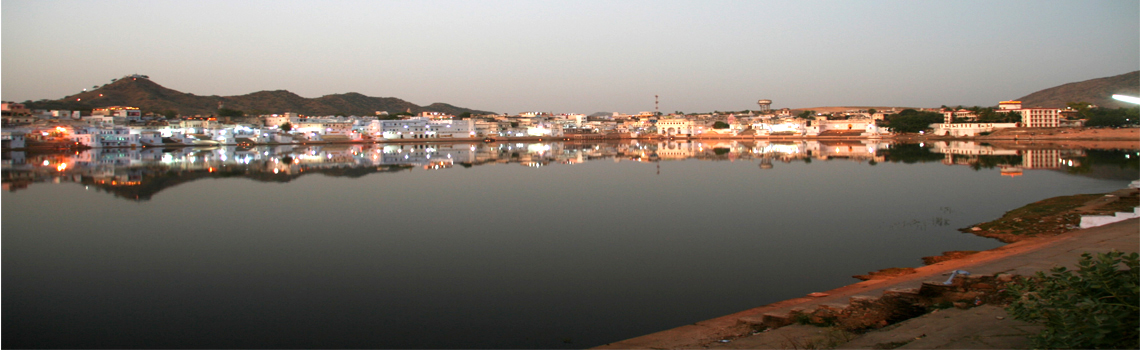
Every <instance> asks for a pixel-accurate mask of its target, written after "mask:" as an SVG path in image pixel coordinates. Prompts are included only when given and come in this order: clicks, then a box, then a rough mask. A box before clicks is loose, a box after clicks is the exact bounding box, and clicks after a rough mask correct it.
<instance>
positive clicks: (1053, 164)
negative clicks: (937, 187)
mask: <svg viewBox="0 0 1140 350" xmlns="http://www.w3.org/2000/svg"><path fill="white" fill-rule="evenodd" d="M931 149H932V152H935V153H941V154H943V155H944V156H945V158H944V159H943V160H942V163H943V164H946V165H968V166H973V167H975V168H981V167H987V168H989V167H998V168H999V169H1000V170H1001V175H1002V176H1009V177H1017V176H1021V175H1023V174H1024V170H1031V169H1060V168H1062V167H1065V166H1078V165H1080V160H1075V159H1074V158H1078V157H1084V156H1085V154H1084V152H1083V151H1081V150H1076V149H1066V150H1060V149H1023V150H1010V149H998V148H994V147H993V146H988V145H981V144H978V143H975V142H973V141H950V142H944V141H940V142H935V143H934V144H933V147H932V148H931Z"/></svg>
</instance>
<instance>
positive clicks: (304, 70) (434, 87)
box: [0, 0, 1140, 114]
mask: <svg viewBox="0 0 1140 350" xmlns="http://www.w3.org/2000/svg"><path fill="white" fill-rule="evenodd" d="M1137 13H1140V2H1137V1H1113V0H1105V1H1050V2H1040V1H1002V2H996V3H994V2H985V1H955V2H908V1H861V2H847V1H805V2H794V3H784V2H766V1H714V2H696V1H619V2H604V1H586V2H565V3H562V2H553V3H550V2H530V1H486V2H485V1H479V2H463V1H414V2H399V1H385V2H376V1H330V2H316V1H243V2H223V1H24V0H8V1H4V3H3V11H2V12H0V16H2V18H0V36H2V37H0V40H2V41H0V42H2V44H0V45H2V49H3V50H2V51H0V55H2V65H0V67H2V72H0V73H2V77H3V78H2V86H0V95H2V96H0V98H2V99H3V100H5V101H17V102H19V101H25V100H39V99H58V98H61V97H64V96H67V95H71V94H75V93H78V92H80V91H81V90H82V89H84V88H91V87H92V86H94V85H102V84H105V83H109V82H110V81H111V79H113V78H119V77H122V76H124V75H128V74H132V73H138V74H146V75H149V76H150V77H151V79H152V80H154V81H155V82H157V83H159V84H162V85H163V86H166V87H168V88H171V89H174V90H178V91H182V92H187V93H193V94H196V95H221V96H231V95H243V94H248V93H253V92H257V91H262V90H289V91H292V92H294V93H296V94H298V95H301V96H304V97H319V96H322V95H328V94H337V93H346V92H358V93H361V94H364V95H368V96H377V97H396V98H400V99H404V100H406V101H409V102H412V103H415V104H418V105H428V104H431V103H434V102H444V103H449V104H452V105H456V106H460V107H465V108H472V109H478V110H490V111H496V112H499V113H519V112H523V111H543V112H554V113H570V112H573V113H584V114H590V113H594V112H599V111H605V112H623V113H636V112H638V111H652V110H653V108H654V96H655V95H657V96H660V109H661V111H662V112H665V113H669V112H673V111H684V112H705V111H713V110H743V109H757V108H758V106H757V105H756V101H757V100H758V99H771V100H772V101H773V104H772V108H803V107H816V106H845V105H853V106H916V107H928V106H938V105H943V104H946V105H959V104H961V105H995V104H996V102H997V101H998V100H1001V99H1012V98H1018V97H1021V96H1024V95H1027V94H1029V93H1032V92H1035V91H1037V90H1041V89H1045V88H1049V87H1053V86H1057V85H1061V84H1065V83H1070V82H1077V81H1083V80H1088V79H1095V78H1101V77H1107V76H1113V75H1118V74H1122V73H1127V72H1131V71H1135V70H1138V69H1140V18H1138V16H1137Z"/></svg>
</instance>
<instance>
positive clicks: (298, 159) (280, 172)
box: [3, 140, 1083, 200]
mask: <svg viewBox="0 0 1140 350" xmlns="http://www.w3.org/2000/svg"><path fill="white" fill-rule="evenodd" d="M893 147H895V146H893V145H891V144H888V143H885V142H877V141H873V140H862V141H849V142H842V141H835V142H831V141H827V142H820V141H785V142H767V141H740V140H719V141H709V142H703V141H696V140H689V141H680V142H659V143H642V142H640V141H638V140H623V141H618V140H611V141H606V142H566V143H563V142H546V143H482V142H479V143H439V144H437V143H422V144H410V143H409V144H390V145H385V144H328V145H320V146H296V145H279V146H259V147H237V146H223V147H209V148H192V147H178V148H160V147H147V148H142V149H127V148H114V149H91V150H87V151H80V152H71V153H56V154H35V155H26V154H25V153H24V152H8V153H5V154H4V158H3V186H4V189H7V190H10V191H14V190H19V189H21V188H25V187H27V186H28V185H30V184H33V183H45V182H51V183H63V182H75V183H82V184H84V185H87V186H91V187H95V188H96V189H98V190H105V191H108V192H112V193H114V194H115V195H116V196H120V197H123V198H129V199H138V200H146V199H149V198H150V196H152V195H154V194H155V193H157V192H159V191H161V190H162V189H165V188H168V187H170V186H174V185H177V184H180V183H184V182H188V181H195V180H197V179H200V178H214V177H244V178H250V179H253V180H255V181H274V182H286V181H290V180H292V179H294V178H296V177H299V176H303V175H305V174H307V173H314V172H315V173H322V174H325V175H328V176H363V175H365V174H369V173H383V172H394V171H407V170H409V169H424V170H432V169H448V168H454V167H457V166H461V167H472V166H480V165H494V164H518V165H523V166H528V167H545V166H547V165H550V164H556V163H561V164H579V163H585V162H589V161H598V160H612V161H636V162H661V161H670V160H687V159H694V160H702V161H730V162H732V161H749V162H757V163H758V165H759V168H760V169H771V168H773V163H774V162H776V161H782V162H785V163H790V162H792V161H797V160H801V161H808V160H812V159H817V160H851V161H857V162H864V161H872V162H883V161H885V156H884V154H886V153H888V152H884V151H886V150H888V149H891V148H893ZM920 147H921V146H920ZM932 150H933V151H934V152H936V153H941V154H943V156H944V158H943V163H945V164H953V165H968V166H974V167H979V168H980V167H986V168H995V167H998V168H1001V169H1002V173H1003V174H1005V175H1010V176H1016V175H1017V174H1020V173H1021V172H1022V171H1023V170H1025V169H1056V168H1060V167H1063V166H1073V165H1074V162H1076V163H1075V164H1076V165H1079V159H1076V158H1077V157H1080V156H1083V154H1081V152H1080V151H1073V150H1021V151H1016V150H1002V149H995V148H993V147H991V146H983V145H979V144H976V143H973V142H949V143H946V142H939V143H935V144H933V148H932ZM926 155H927V156H929V155H930V154H929V153H927V154H926ZM872 164H873V163H872Z"/></svg>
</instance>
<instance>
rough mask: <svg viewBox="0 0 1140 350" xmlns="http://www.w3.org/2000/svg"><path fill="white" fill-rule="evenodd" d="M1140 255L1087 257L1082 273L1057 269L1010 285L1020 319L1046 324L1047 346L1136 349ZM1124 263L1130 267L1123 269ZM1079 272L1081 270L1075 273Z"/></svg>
mask: <svg viewBox="0 0 1140 350" xmlns="http://www.w3.org/2000/svg"><path fill="white" fill-rule="evenodd" d="M1138 260H1140V254H1137V253H1132V254H1128V255H1125V254H1123V253H1121V252H1116V251H1114V252H1110V253H1107V254H1097V255H1096V257H1095V258H1094V257H1093V256H1092V255H1091V254H1089V253H1084V254H1082V255H1081V260H1080V262H1079V263H1078V267H1079V268H1078V269H1077V270H1076V271H1070V270H1068V269H1066V268H1064V267H1056V268H1053V269H1052V271H1051V274H1050V275H1048V276H1046V275H1045V273H1042V272H1038V273H1037V275H1036V276H1035V277H1034V278H1022V279H1019V280H1018V281H1016V282H1015V283H1012V284H1010V286H1009V288H1008V292H1009V293H1011V295H1012V296H1013V297H1014V298H1015V300H1014V301H1013V302H1012V303H1011V304H1010V305H1009V306H1008V307H1007V308H1006V310H1007V311H1009V313H1010V315H1012V316H1013V317H1014V318H1016V319H1019V320H1022V321H1026V322H1032V323H1041V324H1042V325H1044V326H1045V330H1043V331H1042V332H1041V333H1040V334H1038V335H1036V336H1035V337H1034V338H1033V341H1034V345H1035V346H1037V347H1041V348H1053V349H1056V348H1062V349H1076V348H1080V349H1092V348H1117V349H1123V348H1128V349H1135V348H1138V346H1140V263H1138ZM1121 264H1123V265H1124V266H1125V267H1127V269H1125V270H1120V269H1118V267H1119V265H1121ZM1074 272H1075V273H1074Z"/></svg>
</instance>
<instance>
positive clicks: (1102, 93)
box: [1018, 71, 1140, 108]
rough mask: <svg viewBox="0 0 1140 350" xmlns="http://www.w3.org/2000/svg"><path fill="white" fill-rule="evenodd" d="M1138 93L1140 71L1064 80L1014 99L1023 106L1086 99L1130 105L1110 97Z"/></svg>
mask: <svg viewBox="0 0 1140 350" xmlns="http://www.w3.org/2000/svg"><path fill="white" fill-rule="evenodd" d="M1138 93H1140V71H1135V72H1131V73H1124V74H1121V75H1117V76H1111V77H1106V78H1098V79H1092V80H1085V81H1081V82H1076V83H1068V84H1064V85H1061V86H1057V87H1051V88H1048V89H1045V90H1041V91H1038V92H1034V93H1032V94H1029V95H1026V96H1024V97H1022V98H1019V99H1018V100H1019V101H1021V105H1022V106H1024V107H1044V108H1065V107H1067V106H1066V104H1067V103H1069V102H1082V101H1083V102H1088V103H1091V104H1094V105H1097V106H1100V107H1106V108H1119V107H1131V106H1135V105H1133V104H1128V103H1124V102H1120V101H1117V100H1114V99H1112V95H1113V94H1122V95H1129V96H1137V95H1138Z"/></svg>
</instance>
